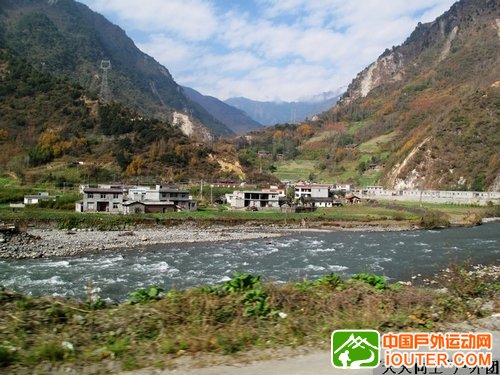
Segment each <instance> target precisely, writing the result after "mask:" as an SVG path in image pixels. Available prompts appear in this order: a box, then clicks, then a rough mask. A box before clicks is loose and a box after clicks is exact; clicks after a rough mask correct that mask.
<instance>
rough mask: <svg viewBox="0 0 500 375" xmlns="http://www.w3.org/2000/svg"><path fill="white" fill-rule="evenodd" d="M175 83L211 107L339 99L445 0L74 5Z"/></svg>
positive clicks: (107, 0) (115, 0) (448, 1)
mask: <svg viewBox="0 0 500 375" xmlns="http://www.w3.org/2000/svg"><path fill="white" fill-rule="evenodd" d="M80 1H82V2H83V3H85V4H87V5H88V6H89V7H90V8H91V9H93V10H94V11H96V12H99V13H101V14H103V15H104V16H106V17H107V18H108V19H109V20H111V21H112V22H113V23H115V24H117V25H119V26H120V27H121V28H123V29H124V30H125V31H126V32H127V34H128V35H129V36H130V37H131V38H132V39H133V40H134V42H135V43H136V45H137V46H138V47H139V48H140V49H141V50H142V51H144V52H146V53H147V54H149V55H151V56H153V57H154V58H155V59H156V60H158V61H159V62H160V63H162V64H163V65H164V66H165V67H166V68H167V69H168V70H169V71H170V73H171V74H172V75H173V77H174V79H175V80H176V81H177V83H179V84H181V85H185V86H189V87H192V88H194V89H196V90H198V91H200V92H201V93H203V94H205V95H213V96H215V97H218V98H219V99H223V100H224V99H227V98H230V97H234V96H244V97H247V98H251V99H254V100H286V101H291V100H298V99H303V98H308V97H311V96H314V95H318V94H321V93H323V92H328V91H333V92H338V91H343V90H344V89H345V88H346V86H347V85H348V84H349V83H350V82H351V80H352V79H353V78H354V77H355V76H356V74H357V73H358V72H360V71H361V70H363V69H364V68H365V67H366V66H367V65H369V64H370V63H371V62H373V61H375V60H376V58H377V57H378V56H379V55H380V54H382V52H383V51H384V50H385V49H386V48H391V47H392V46H393V45H399V44H401V43H402V42H404V40H405V39H406V38H407V37H408V36H409V35H410V33H411V32H412V31H413V29H414V28H415V26H416V25H417V23H418V22H422V23H425V22H430V21H433V20H434V19H435V18H436V17H437V16H439V15H441V14H442V13H444V12H445V11H446V10H447V9H449V8H450V6H451V5H452V4H453V3H454V1H453V0H246V1H245V0H234V1H230V0H226V1H224V0H144V1H137V0H80Z"/></svg>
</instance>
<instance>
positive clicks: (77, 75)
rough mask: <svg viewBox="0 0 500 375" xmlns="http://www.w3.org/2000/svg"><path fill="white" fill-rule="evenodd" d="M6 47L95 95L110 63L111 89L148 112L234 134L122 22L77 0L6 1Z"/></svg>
mask: <svg viewBox="0 0 500 375" xmlns="http://www.w3.org/2000/svg"><path fill="white" fill-rule="evenodd" d="M0 38H1V41H2V44H1V45H2V46H4V47H6V48H8V49H9V50H10V51H13V52H14V53H15V54H16V55H18V56H22V57H24V58H26V59H27V60H28V61H29V62H30V63H31V64H32V65H33V66H35V67H36V68H38V69H40V70H42V71H44V72H48V73H52V74H55V75H58V76H65V77H69V78H71V79H72V80H73V81H75V82H77V83H79V84H80V85H81V86H82V87H84V88H86V89H87V90H88V91H89V93H90V94H91V95H93V96H94V97H97V96H99V94H100V93H101V87H102V86H101V84H102V76H103V73H104V71H103V69H101V66H102V65H101V63H102V62H103V61H104V62H106V63H107V62H109V65H110V68H111V69H109V70H108V85H107V88H108V90H107V92H108V93H109V95H108V96H109V98H110V99H112V100H116V101H119V102H120V103H122V104H123V105H125V106H128V107H130V108H133V109H135V110H137V111H139V112H140V113H142V114H144V115H146V116H152V117H155V118H158V119H160V120H163V121H170V122H172V121H173V116H174V115H173V114H174V112H176V113H180V114H184V115H185V116H187V117H188V118H189V121H190V122H191V123H192V126H193V127H194V130H195V132H194V134H195V135H198V136H199V138H200V139H207V138H208V137H209V136H210V135H211V134H212V135H216V136H220V135H223V136H224V135H233V134H234V133H233V132H232V131H231V130H230V129H229V128H228V127H227V126H225V125H224V124H222V123H221V122H219V121H217V120H216V119H215V118H214V117H213V116H212V115H210V114H209V113H208V112H207V111H206V110H205V109H204V108H203V107H202V106H200V105H199V104H198V103H196V102H193V101H191V100H189V99H188V98H187V97H186V96H185V95H184V94H183V90H182V88H181V87H180V86H179V85H178V84H177V83H176V82H175V81H174V79H173V78H172V76H171V74H170V73H169V71H168V70H167V69H166V68H165V67H164V66H162V65H161V64H159V63H158V62H157V61H156V60H155V59H154V58H152V57H151V56H148V55H147V54H145V53H143V52H142V51H140V50H139V49H138V48H137V47H136V46H135V44H134V42H133V41H132V40H131V39H130V38H129V37H128V36H127V35H126V33H125V32H124V31H123V30H122V29H121V28H120V27H118V26H116V25H114V24H112V23H111V22H109V21H108V20H107V19H106V18H104V17H103V16H102V15H100V14H98V13H96V12H93V11H92V10H90V9H89V8H88V7H87V6H86V5H84V4H81V3H78V2H76V1H73V0H58V1H47V0H2V2H1V3H0Z"/></svg>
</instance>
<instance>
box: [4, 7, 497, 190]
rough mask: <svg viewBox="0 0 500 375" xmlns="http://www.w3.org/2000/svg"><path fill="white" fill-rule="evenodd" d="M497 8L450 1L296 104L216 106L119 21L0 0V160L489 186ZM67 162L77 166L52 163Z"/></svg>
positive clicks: (114, 171)
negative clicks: (315, 96) (318, 96)
mask: <svg viewBox="0 0 500 375" xmlns="http://www.w3.org/2000/svg"><path fill="white" fill-rule="evenodd" d="M499 8H500V4H499V3H498V1H495V0H460V1H458V2H457V3H455V4H454V5H453V6H452V7H451V9H450V10H449V11H447V12H446V13H444V14H443V15H442V16H440V17H438V18H437V19H436V20H435V21H433V22H430V23H426V24H419V25H417V27H416V29H415V30H414V32H413V33H412V34H411V35H410V36H409V37H408V39H407V40H406V41H405V42H404V43H403V44H402V45H400V46H397V47H393V48H391V49H387V50H385V51H384V52H383V53H382V54H381V55H380V57H379V58H378V59H377V60H376V61H375V62H373V63H372V64H370V65H369V66H368V67H367V68H366V69H364V70H363V71H362V72H360V73H359V74H358V75H357V76H356V77H355V78H354V79H353V81H352V83H351V84H350V85H349V86H348V88H347V90H346V92H345V93H344V94H343V95H342V96H341V98H340V99H339V100H338V103H337V98H335V97H329V98H326V99H327V100H326V101H323V102H326V103H320V102H316V103H314V105H316V106H318V105H323V106H325V107H322V108H323V109H319V107H315V109H314V111H313V110H311V112H307V113H306V109H305V108H306V107H302V106H301V104H299V103H298V102H297V103H281V104H276V103H266V102H252V101H249V100H246V99H241V98H233V99H230V100H228V101H227V103H223V102H221V101H219V100H217V99H216V98H212V97H207V96H204V95H202V94H200V93H198V92H196V91H195V90H192V89H189V88H182V87H181V86H179V85H178V84H177V83H176V82H175V81H174V80H173V78H172V76H171V75H170V73H169V72H168V70H167V68H165V67H163V66H162V65H161V64H159V63H158V62H156V61H155V60H154V59H153V58H152V57H150V56H148V55H146V54H144V53H143V52H141V51H140V50H139V49H137V47H136V46H135V45H134V43H133V42H132V40H131V39H130V38H128V36H127V35H126V34H125V32H124V31H123V30H122V29H120V28H119V27H118V26H116V25H113V24H112V23H110V22H109V21H107V20H106V19H105V18H104V17H103V16H101V15H99V14H97V13H95V12H93V11H91V10H90V9H89V8H88V7H86V6H85V5H82V4H80V3H77V2H75V1H73V0H58V1H43V0H16V1H14V0H2V2H1V3H0V81H1V85H0V109H1V111H2V116H1V118H0V145H1V147H2V154H1V155H0V168H1V169H2V171H4V172H12V171H14V172H15V173H16V174H18V175H20V176H21V175H26V176H28V175H31V177H32V178H31V180H34V179H45V180H47V181H49V180H51V179H54V178H64V179H73V180H75V181H77V180H78V179H81V178H82V177H83V176H84V175H86V176H87V177H88V176H94V177H95V178H96V179H99V180H101V181H102V180H103V179H107V180H110V179H115V180H116V179H118V178H119V177H121V178H131V179H137V178H144V177H145V176H149V177H151V178H152V179H155V178H158V176H160V178H161V179H165V180H183V179H188V178H191V177H197V178H207V177H208V178H225V179H252V180H254V181H263V180H266V179H267V180H270V179H273V177H270V176H269V175H266V174H265V173H266V172H270V173H273V174H274V176H275V177H274V178H281V179H283V178H285V179H294V178H309V179H313V180H317V181H325V182H327V181H328V182H333V181H335V182H351V183H354V184H358V185H370V184H376V183H378V184H384V185H385V186H386V187H389V188H390V187H394V188H440V189H443V188H444V189H452V190H461V189H462V190H463V189H472V190H487V189H488V190H499V189H500V151H499V150H500V147H499V145H500V132H499V131H498V130H499V129H500V120H499V119H500V81H499V79H500V78H499V77H500V73H499V72H500V62H499V50H500V49H499V41H500V21H499V18H498V14H499V13H500V9H499ZM381 52H382V51H381ZM108 61H109V64H110V69H102V68H103V67H107V65H106V64H107V62H108ZM103 62H104V66H103V65H101V64H102V63H103ZM105 70H106V73H107V78H108V87H107V88H108V89H109V95H108V90H102V86H103V77H104V75H105ZM104 82H105V81H104ZM104 93H106V95H103V94H104ZM228 103H229V104H232V105H233V106H234V107H238V109H235V108H231V107H229V106H227V104H228ZM335 103H337V104H335ZM311 107H312V106H309V107H308V108H309V109H310V108H311ZM276 108H278V109H276ZM322 110H324V112H323V113H321V114H320V115H318V116H313V115H314V114H315V113H317V112H318V111H322ZM264 113H267V115H266V116H267V117H265V118H259V117H258V116H264ZM302 117H304V118H305V120H303V121H300V122H299V119H300V118H302ZM306 117H307V118H306ZM252 118H253V120H252ZM275 123H279V125H276V126H272V127H269V128H262V127H261V126H260V124H262V125H269V124H275ZM248 130H251V133H250V134H245V135H244V136H240V137H236V138H234V139H232V140H227V139H217V138H218V137H220V136H232V135H235V134H243V133H245V132H247V131H248ZM263 151H264V152H263ZM264 156H265V157H264ZM74 160H80V161H82V162H84V165H87V166H88V167H86V169H85V171H79V172H78V173H76V172H75V171H74V170H67V168H66V166H67V165H68V163H72V162H73V161H74ZM256 166H258V168H257V167H256ZM49 170H50V172H49ZM258 170H261V171H264V174H262V173H259V172H257V171H258ZM28 177H30V176H28Z"/></svg>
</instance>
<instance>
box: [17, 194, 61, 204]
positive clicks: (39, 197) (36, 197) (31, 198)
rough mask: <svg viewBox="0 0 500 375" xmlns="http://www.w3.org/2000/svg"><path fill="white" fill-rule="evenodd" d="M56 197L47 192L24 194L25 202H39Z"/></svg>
mask: <svg viewBox="0 0 500 375" xmlns="http://www.w3.org/2000/svg"><path fill="white" fill-rule="evenodd" d="M55 199H56V197H54V196H52V195H49V193H47V192H40V193H37V194H32V195H25V196H24V204H38V203H40V202H41V201H46V200H51V201H53V200H55Z"/></svg>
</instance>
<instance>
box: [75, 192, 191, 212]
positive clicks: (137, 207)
mask: <svg viewBox="0 0 500 375" xmlns="http://www.w3.org/2000/svg"><path fill="white" fill-rule="evenodd" d="M81 191H82V193H83V200H82V201H80V202H77V203H76V206H75V209H76V211H77V212H110V213H123V214H130V213H149V212H171V211H196V210H197V209H198V204H197V201H196V200H194V199H192V197H191V196H189V192H188V191H187V190H179V189H177V188H175V187H169V186H162V185H156V186H155V188H151V187H149V186H124V185H98V186H97V187H82V188H81Z"/></svg>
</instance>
